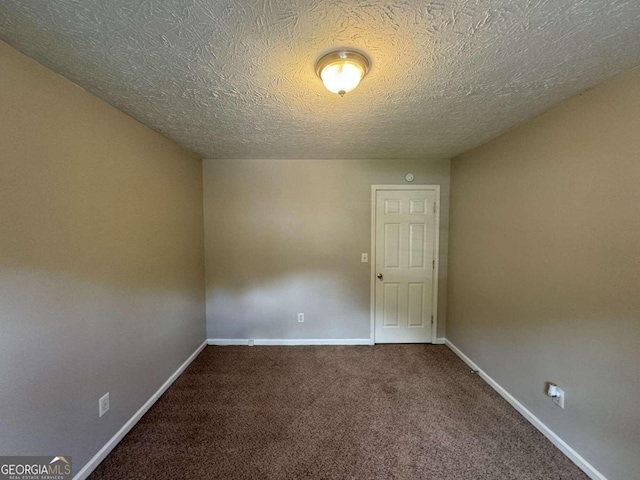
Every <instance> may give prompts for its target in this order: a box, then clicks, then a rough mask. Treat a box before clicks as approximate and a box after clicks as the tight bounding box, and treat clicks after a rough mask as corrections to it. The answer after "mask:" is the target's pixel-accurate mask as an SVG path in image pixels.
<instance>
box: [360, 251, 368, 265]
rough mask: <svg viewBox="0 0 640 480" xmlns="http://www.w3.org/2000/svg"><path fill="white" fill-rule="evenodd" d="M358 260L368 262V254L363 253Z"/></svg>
mask: <svg viewBox="0 0 640 480" xmlns="http://www.w3.org/2000/svg"><path fill="white" fill-rule="evenodd" d="M360 261H361V262H362V263H368V262H369V254H368V253H363V254H362V257H360Z"/></svg>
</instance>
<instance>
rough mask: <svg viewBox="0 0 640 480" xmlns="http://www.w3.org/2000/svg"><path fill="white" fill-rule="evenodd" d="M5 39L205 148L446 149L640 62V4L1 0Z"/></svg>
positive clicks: (368, 152)
mask: <svg viewBox="0 0 640 480" xmlns="http://www.w3.org/2000/svg"><path fill="white" fill-rule="evenodd" d="M0 38H1V39H3V40H4V41H6V42H8V43H9V44H11V45H13V46H15V47H16V48H18V49H19V50H20V51H22V52H24V53H25V54H27V55H29V56H31V57H33V58H34V59H36V60H38V61H39V62H41V63H42V64H44V65H46V66H48V67H49V68H51V69H53V70H54V71H56V72H58V73H60V74H61V75H64V76H65V77H67V78H69V79H71V80H72V81H74V82H76V83H77V84H78V85H81V86H82V87H84V88H86V89H87V90H89V91H90V92H92V93H94V94H96V95H98V96H99V97H101V98H103V99H105V100H106V101H107V102H109V103H111V104H112V105H114V106H115V107H117V108H119V109H120V110H122V111H124V112H126V113H128V114H129V115H131V116H133V117H134V118H136V119H138V120H140V121H141V122H143V123H145V124H146V125H148V126H150V127H152V128H154V129H155V130H158V131H159V132H161V133H163V134H164V135H166V136H167V137H170V138H172V139H174V140H176V141H177V142H179V143H181V144H183V145H185V146H187V147H190V148H191V149H193V150H194V151H196V152H198V153H199V154H200V155H202V156H203V157H207V158H427V157H440V158H441V157H451V156H453V155H455V154H458V153H461V152H463V151H465V150H467V149H469V148H471V147H474V146H476V145H478V144H480V143H482V142H484V141H487V140H489V139H491V138H493V137H495V136H496V135H497V134H499V133H501V132H503V131H505V130H506V129H508V128H510V127H513V126H515V125H517V124H519V123H521V122H522V121H524V120H526V119H527V118H530V117H532V116H534V115H536V114H538V113H540V112H542V111H544V110H546V109H547V108H549V107H550V106H551V105H553V104H554V103H556V102H558V101H560V100H562V99H563V98H565V97H568V96H570V95H572V94H574V93H577V92H579V91H581V90H583V89H585V88H587V87H590V86H593V85H595V84H597V83H599V82H601V81H603V80H605V79H606V78H608V77H611V76H613V75H615V74H616V73H619V72H622V71H624V70H627V69H629V68H631V67H633V66H635V65H637V64H639V63H640V2H639V1H638V0H628V1H625V0H476V1H472V0H454V1H452V0H442V1H439V2H419V1H415V0H396V1H392V2H389V1H382V0H368V1H350V2H347V1H322V0H301V1H293V0H265V1H260V0H256V1H251V2H248V1H246V0H220V1H215V0H109V1H105V0H82V1H79V0H29V1H25V0H0ZM341 46H352V47H356V48H359V49H362V50H364V51H365V52H367V53H368V54H369V55H370V57H371V59H372V63H373V66H372V70H371V71H370V73H369V75H368V76H367V77H366V78H365V79H364V80H363V82H362V84H361V86H360V87H359V88H358V89H356V90H355V91H353V92H351V93H349V94H348V95H346V96H345V97H344V98H340V97H339V96H337V95H334V94H331V93H329V92H327V91H326V90H325V89H324V87H323V85H322V83H321V81H320V80H319V79H318V78H317V77H316V75H315V72H314V62H315V60H316V59H317V58H318V57H319V56H320V55H321V54H322V53H324V52H326V51H327V50H330V49H332V48H335V47H341Z"/></svg>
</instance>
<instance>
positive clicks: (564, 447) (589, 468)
mask: <svg viewBox="0 0 640 480" xmlns="http://www.w3.org/2000/svg"><path fill="white" fill-rule="evenodd" d="M445 344H446V345H447V346H448V347H449V348H450V349H451V350H452V351H453V353H455V354H456V355H458V357H460V358H461V359H462V361H463V362H464V363H466V364H467V365H469V367H470V368H471V369H472V370H474V371H477V373H478V375H479V376H480V378H482V379H483V380H484V381H485V382H487V383H488V384H489V386H490V387H491V388H493V389H494V390H495V391H496V392H498V393H499V394H500V395H501V396H502V398H504V399H505V400H506V401H507V402H509V403H510V404H511V406H512V407H513V408H515V409H516V410H517V411H518V412H520V414H521V415H522V416H523V417H524V418H526V419H527V420H528V421H529V422H530V423H531V424H532V425H533V426H534V427H536V428H537V429H538V430H540V432H541V433H542V434H543V435H544V436H545V437H547V438H548V439H549V440H550V441H551V443H553V444H554V445H555V446H556V447H558V449H559V450H560V451H561V452H562V453H564V454H565V455H566V456H567V457H568V458H569V460H571V461H572V462H573V463H575V464H576V465H577V466H578V467H579V468H580V470H582V471H583V472H584V473H586V474H587V475H588V476H589V478H592V479H593V480H607V478H606V477H605V476H604V475H602V474H601V473H600V472H599V471H598V470H596V469H595V467H594V466H593V465H591V464H590V463H589V462H587V461H586V460H585V459H584V458H583V457H582V456H581V455H580V454H579V453H578V452H576V451H575V450H574V449H573V448H571V447H570V446H569V445H568V444H567V443H566V442H565V441H564V440H562V439H561V438H560V437H559V436H558V435H556V434H555V433H554V432H553V431H552V430H551V429H550V428H549V427H547V426H546V425H545V424H544V423H542V420H540V419H539V418H538V417H536V416H535V415H534V414H533V413H531V411H529V409H527V407H525V406H524V405H523V404H522V403H520V402H519V401H518V400H517V399H516V398H515V397H514V396H513V395H511V394H510V393H509V392H507V391H506V390H505V389H504V388H503V387H502V386H501V385H500V384H498V383H497V382H496V381H495V380H494V379H493V378H491V377H490V376H489V375H487V374H486V373H485V372H484V371H483V370H481V369H480V368H479V367H478V366H477V365H476V364H475V363H474V362H473V361H472V360H471V359H470V358H469V357H467V356H466V355H465V354H464V353H462V352H461V351H460V349H459V348H458V347H456V346H455V345H454V344H453V343H451V342H450V341H449V340H448V339H445Z"/></svg>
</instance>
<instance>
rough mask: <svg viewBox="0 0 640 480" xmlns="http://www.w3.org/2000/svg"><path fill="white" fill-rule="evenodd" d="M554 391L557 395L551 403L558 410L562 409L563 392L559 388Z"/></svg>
mask: <svg viewBox="0 0 640 480" xmlns="http://www.w3.org/2000/svg"><path fill="white" fill-rule="evenodd" d="M556 391H557V393H558V396H557V397H553V398H552V399H551V400H553V403H555V404H556V405H558V406H559V407H560V408H564V390H562V389H561V388H556Z"/></svg>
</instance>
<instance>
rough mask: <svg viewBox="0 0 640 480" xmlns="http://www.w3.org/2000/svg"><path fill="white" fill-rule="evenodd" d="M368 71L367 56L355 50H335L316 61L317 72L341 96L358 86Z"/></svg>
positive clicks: (325, 84) (328, 87)
mask: <svg viewBox="0 0 640 480" xmlns="http://www.w3.org/2000/svg"><path fill="white" fill-rule="evenodd" d="M368 71H369V60H368V59H367V57H365V56H364V55H362V54H361V53H358V52H355V51H353V50H335V51H333V52H330V53H328V54H326V55H325V56H323V57H322V58H320V60H318V62H317V63H316V73H317V74H318V76H319V77H320V78H321V79H322V83H324V86H325V87H326V88H327V90H329V91H330V92H333V93H337V94H339V95H340V96H344V94H345V93H348V92H350V91H351V90H353V89H354V88H356V87H357V86H358V84H359V83H360V80H362V79H363V78H364V76H365V75H366V74H367V72H368Z"/></svg>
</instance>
